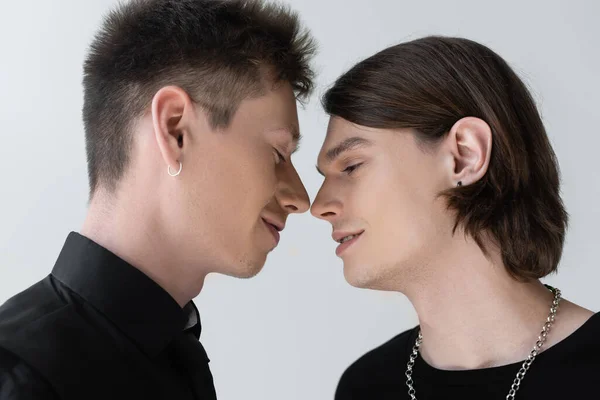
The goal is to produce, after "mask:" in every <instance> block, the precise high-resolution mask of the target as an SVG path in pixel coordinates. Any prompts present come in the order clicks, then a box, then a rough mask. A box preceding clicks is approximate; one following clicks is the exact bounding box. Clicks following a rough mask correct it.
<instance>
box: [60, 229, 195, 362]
mask: <svg viewBox="0 0 600 400" xmlns="http://www.w3.org/2000/svg"><path fill="white" fill-rule="evenodd" d="M52 275H53V276H54V277H55V278H56V279H58V280H59V281H61V282H62V283H63V284H65V285H66V286H67V287H69V288H70V289H71V290H73V291H74V292H75V293H77V294H78V295H79V296H81V297H82V298H83V299H84V300H85V301H87V302H88V303H90V304H91V305H92V306H93V307H94V308H95V309H96V310H98V311H99V312H101V313H102V314H103V315H104V316H105V317H106V318H108V319H109V320H110V321H112V323H114V324H115V325H116V326H117V327H118V328H119V329H120V330H121V331H123V333H124V334H125V335H127V336H128V337H129V338H130V339H131V340H133V341H134V342H136V343H137V344H138V346H139V347H140V348H141V349H142V350H143V351H144V352H145V353H146V354H148V355H149V356H150V357H154V356H156V355H158V354H159V353H160V352H161V351H162V350H163V349H164V348H165V347H166V346H167V345H168V344H169V343H170V342H171V341H172V340H173V339H174V338H175V336H176V335H178V334H179V333H181V332H182V331H183V330H184V329H190V330H191V331H192V332H193V333H194V335H195V336H196V337H199V336H200V329H201V328H200V317H199V314H198V310H197V309H196V306H195V305H194V303H193V302H190V303H188V304H187V305H186V306H185V307H184V308H183V309H182V308H181V307H180V306H179V304H177V302H176V301H175V299H173V297H171V295H169V294H168V293H167V292H166V291H165V290H164V289H163V288H162V287H160V286H159V285H158V284H157V283H156V282H154V281H153V280H152V279H150V278H149V277H148V276H146V275H145V274H144V273H142V272H141V271H140V270H139V269H137V268H135V267H133V266H132V265H130V264H129V263H127V262H126V261H124V260H122V259H121V258H119V257H118V256H116V255H115V254H113V253H111V252H110V251H108V250H107V249H105V248H103V247H102V246H100V245H98V244H97V243H94V242H93V241H91V240H90V239H88V238H86V237H84V236H82V235H80V234H78V233H75V232H71V233H70V234H69V236H68V237H67V240H66V242H65V245H64V247H63V249H62V251H61V253H60V255H59V257H58V260H57V261H56V265H55V266H54V269H53V270H52ZM193 319H195V320H196V324H195V325H194V324H193V323H192V324H190V323H189V321H192V320H193ZM189 325H191V326H189Z"/></svg>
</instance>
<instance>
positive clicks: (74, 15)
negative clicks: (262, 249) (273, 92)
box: [0, 0, 600, 400]
mask: <svg viewBox="0 0 600 400" xmlns="http://www.w3.org/2000/svg"><path fill="white" fill-rule="evenodd" d="M114 3H115V2H114V1H112V0H94V1H92V0H87V1H82V0H60V1H52V2H49V1H41V0H37V1H33V0H30V1H24V2H18V1H10V0H2V2H1V7H0V50H1V53H0V57H1V62H0V88H1V95H0V132H1V133H0V135H1V136H0V137H1V138H2V141H1V143H0V171H1V177H2V182H1V185H0V190H1V192H0V194H1V196H0V302H3V301H4V300H6V299H7V298H9V297H10V296H12V295H13V294H15V293H16V292H18V291H21V290H22V289H24V288H26V287H28V286H29V285H31V284H33V283H34V282H35V281H37V280H38V279H41V278H43V277H44V276H45V275H46V274H47V273H48V272H49V270H50V269H51V267H52V265H53V263H54V261H55V258H56V257H57V255H58V252H59V251H60V248H61V246H62V244H63V242H64V239H65V237H66V235H67V233H68V232H69V231H70V230H78V229H79V227H80V226H81V223H82V221H83V218H84V215H85V212H86V203H87V178H86V167H85V154H84V139H83V128H82V123H81V119H80V109H81V105H82V93H81V86H80V82H81V64H82V61H83V57H84V54H85V51H86V46H87V45H88V43H89V41H90V39H91V36H92V34H93V32H94V30H95V29H96V28H97V26H98V24H99V22H100V20H101V16H102V14H103V13H104V12H105V11H106V10H107V9H108V8H109V7H110V6H111V5H112V4H114ZM598 4H599V3H598V2H595V1H593V0H589V1H573V0H571V1H568V2H567V1H523V0H520V1H512V0H511V1H507V0H505V1H502V2H497V1H494V2H491V1H481V0H479V1H452V2H449V1H441V0H440V1H422V2H416V1H402V0H377V1H374V0H372V1H369V2H368V5H367V4H366V3H365V2H363V1H360V2H359V1H348V0H319V1H317V0H294V1H293V4H292V6H293V7H294V8H295V9H297V10H298V11H299V12H300V13H301V15H302V17H303V19H304V21H305V23H306V25H308V27H309V28H311V29H312V31H313V33H314V35H315V36H316V37H317V38H318V40H319V43H320V53H319V56H318V57H317V59H316V66H317V70H318V72H319V78H318V89H317V93H316V95H320V94H322V93H323V91H324V89H325V88H326V87H327V85H329V84H331V83H332V82H333V80H334V79H335V77H336V76H338V75H339V74H340V73H342V72H343V71H344V70H346V69H347V68H349V67H350V66H351V65H352V64H353V63H355V62H357V61H359V60H360V59H361V58H363V57H366V56H369V55H371V54H372V53H374V52H375V51H377V50H380V49H382V48H383V47H386V46H388V45H391V44H394V43H397V42H399V41H405V40H409V39H412V38H417V37H420V36H423V35H427V34H444V35H460V36H465V37H468V38H471V39H474V40H477V41H480V42H482V43H484V44H487V45H489V46H490V47H492V48H493V49H494V50H496V51H497V52H498V53H500V54H501V55H502V56H503V57H505V58H506V60H507V61H508V62H509V63H511V65H512V66H513V67H514V68H515V69H516V70H517V72H518V73H519V74H520V76H521V77H522V78H523V79H524V80H525V81H526V82H527V84H528V85H529V86H530V88H531V89H532V91H533V93H534V96H535V98H536V100H537V101H538V104H539V106H540V108H541V111H542V114H543V117H544V121H545V124H546V127H547V130H548V133H549V135H550V137H551V140H552V143H553V144H554V147H555V150H556V153H557V155H558V159H559V162H560V165H561V168H562V176H563V193H564V199H565V202H566V205H567V208H568V210H569V212H570V214H571V226H570V230H569V234H568V237H567V245H566V248H565V252H564V257H563V261H562V264H561V269H560V272H559V273H558V275H555V276H552V277H550V278H549V279H547V280H546V281H547V282H549V283H552V284H555V285H557V286H558V287H560V288H561V289H562V290H563V294H564V296H565V297H566V298H568V299H570V300H572V301H575V302H577V303H580V304H582V305H584V306H587V307H588V308H590V309H592V310H594V311H598V310H600V295H599V294H598V280H599V278H600V266H599V265H598V257H597V254H596V250H597V247H598V238H599V235H598V233H597V228H598V226H599V225H600V210H599V207H598V200H599V198H600V179H599V178H598V172H600V170H599V168H598V166H597V162H598V148H599V146H600V139H599V138H598V126H600V113H599V112H598V107H599V106H600V101H599V93H600V77H599V76H600V74H599V73H598V72H599V71H600V56H599V50H598V48H599V39H600V27H599V25H598V23H597V17H598V16H599V15H600V6H599V5H598ZM300 123H301V130H302V132H303V134H304V137H305V140H304V142H303V144H302V147H301V150H300V151H299V152H298V153H297V154H296V155H295V159H294V161H295V163H296V165H297V168H298V170H299V173H300V175H301V177H302V178H303V180H304V181H305V183H306V187H307V189H308V191H309V193H310V195H311V197H312V198H314V196H315V194H316V192H317V190H318V188H319V185H320V183H321V178H320V176H319V175H318V174H317V172H316V171H315V168H314V165H315V161H316V154H317V152H318V150H319V148H320V145H321V143H322V141H323V138H324V134H325V127H326V124H327V117H326V116H325V115H324V113H323V112H322V110H321V109H320V106H319V102H318V98H317V96H315V97H314V98H313V99H312V101H311V102H310V103H309V104H308V105H307V107H306V108H305V109H303V110H301V111H300ZM330 233H331V229H330V227H329V225H328V224H326V223H324V222H322V221H317V220H315V219H313V218H312V217H311V216H310V215H309V214H305V215H301V216H293V217H292V218H290V221H289V224H288V228H287V229H286V231H285V232H284V234H283V237H282V240H281V244H280V246H279V248H278V249H277V250H276V251H275V252H274V253H272V254H271V256H270V257H269V260H268V262H267V265H266V267H265V269H264V271H263V272H262V273H261V274H260V275H259V276H258V277H256V278H254V279H252V280H247V281H241V280H236V279H232V278H226V277H221V276H210V277H209V279H208V280H207V282H206V286H205V289H204V291H203V292H202V294H201V295H200V296H199V297H198V298H197V299H196V302H197V304H198V305H199V307H200V310H201V313H202V318H203V325H204V330H203V339H202V340H203V343H204V344H205V347H206V348H207V350H208V352H209V355H210V357H211V358H212V362H211V366H212V371H213V374H214V376H215V383H216V386H217V391H218V395H219V399H221V400H234V399H261V400H281V399H290V400H306V399H331V398H332V396H333V393H334V390H335V386H336V384H337V380H338V378H339V376H340V375H341V373H342V372H343V370H344V369H345V367H346V366H348V364H349V363H351V362H352V361H353V360H355V359H356V358H357V357H358V356H359V355H361V354H362V353H364V352H365V351H367V350H369V349H371V348H373V347H375V346H377V345H379V344H380V343H382V342H383V341H385V340H387V339H389V338H390V337H392V336H394V335H395V334H397V333H399V332H400V331H401V330H404V329H407V328H409V327H412V326H413V325H414V324H415V323H416V321H417V320H416V315H415V314H414V312H413V310H412V308H411V307H410V304H409V303H408V301H407V300H406V299H405V298H404V297H403V296H402V295H399V294H393V293H377V292H372V291H366V290H358V289H354V288H351V287H350V286H349V285H348V284H347V283H346V282H345V281H344V278H343V276H342V271H341V261H340V260H339V259H338V258H336V257H335V255H334V247H335V245H334V243H333V242H332V241H331V239H330ZM398 379H403V378H402V377H401V376H399V377H398Z"/></svg>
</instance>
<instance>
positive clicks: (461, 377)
mask: <svg viewBox="0 0 600 400" xmlns="http://www.w3.org/2000/svg"><path fill="white" fill-rule="evenodd" d="M417 332H418V330H417V328H414V329H411V330H409V331H406V332H404V333H402V334H400V335H398V336H396V337H395V338H393V339H392V340H390V341H389V342H387V343H385V344H383V345H382V346H380V347H378V348H376V349H375V350H372V351H371V352H369V353H367V354H365V355H364V356H363V357H361V358H360V359H359V360H358V361H356V362H355V363H354V364H352V365H351V366H350V367H349V368H348V369H347V370H346V372H345V373H344V374H343V376H342V378H341V380H340V382H339V385H338V388H337V392H336V395H335V399H336V400H367V399H368V400H388V399H389V400H391V399H393V400H402V399H410V396H409V395H408V387H407V386H406V376H405V373H406V365H407V363H408V360H409V355H410V353H411V351H412V348H413V346H414V344H415V340H416V337H417ZM521 365H522V362H519V363H515V364H510V365H506V366H501V367H494V368H485V369H478V370H468V371H444V370H439V369H436V368H433V367H432V366H430V365H428V364H427V363H426V362H425V361H424V360H423V359H422V358H421V356H420V355H419V356H418V358H417V360H416V362H415V366H414V367H413V375H412V377H413V380H414V385H413V386H414V388H415V390H416V398H417V399H418V400H431V399H462V400H465V399H477V400H494V399H498V400H500V399H502V400H503V399H506V395H507V394H508V392H509V390H510V387H511V385H512V383H513V381H514V379H515V376H516V374H517V372H518V371H519V369H520V368H521ZM599 383H600V313H597V314H595V315H593V316H592V317H591V318H590V319H589V320H588V321H587V322H586V323H585V324H584V325H583V326H581V327H580V328H579V329H578V330H577V331H575V332H574V333H572V334H571V335H570V336H569V337H567V338H566V339H564V340H563V341H561V342H560V343H557V344H555V345H554V346H552V347H551V348H549V349H547V350H546V351H544V352H542V353H541V354H539V355H538V356H537V357H536V359H535V360H534V362H533V364H532V365H531V368H530V369H529V371H528V372H527V374H526V375H525V378H524V379H523V381H522V382H521V387H520V389H519V390H518V392H517V394H516V396H515V399H516V400H519V399H544V400H548V399H561V400H563V399H600V385H599Z"/></svg>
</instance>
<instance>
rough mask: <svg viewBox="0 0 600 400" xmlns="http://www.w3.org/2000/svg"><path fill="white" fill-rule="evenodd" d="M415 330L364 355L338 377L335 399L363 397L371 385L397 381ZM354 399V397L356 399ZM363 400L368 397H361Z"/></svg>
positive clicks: (401, 374) (382, 384) (402, 334)
mask: <svg viewBox="0 0 600 400" xmlns="http://www.w3.org/2000/svg"><path fill="white" fill-rule="evenodd" d="M416 335H417V328H413V329H409V330H407V331H404V332H402V333H400V334H399V335H396V336H395V337H393V338H392V339H390V340H388V341H387V342H385V343H383V344H382V345H380V346H378V347H376V348H375V349H373V350H371V351H369V352H367V353H366V354H364V355H363V356H362V357H360V358H359V359H358V360H356V361H355V362H354V363H353V364H351V365H350V366H349V367H348V368H347V369H346V371H345V372H344V374H343V375H342V377H341V379H340V382H339V384H338V388H337V391H336V399H350V398H361V399H362V398H363V397H360V395H359V394H360V393H363V392H364V393H365V395H368V393H369V390H370V389H369V388H372V387H373V386H374V385H377V386H385V385H386V384H387V383H388V381H389V383H394V382H395V381H397V380H398V379H401V378H402V376H403V374H404V369H403V368H404V367H405V366H406V357H405V356H406V355H407V354H408V352H409V351H410V348H411V347H412V346H413V344H414V340H415V339H416ZM357 396H358V397H357ZM364 398H369V397H368V396H367V397H364Z"/></svg>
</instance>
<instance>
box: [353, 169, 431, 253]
mask: <svg viewBox="0 0 600 400" xmlns="http://www.w3.org/2000/svg"><path fill="white" fill-rule="evenodd" d="M388 170H391V171H393V169H391V168H390V169H388ZM396 171H398V170H396ZM362 191H363V193H368V194H369V195H368V199H365V200H364V203H365V204H366V205H367V207H366V210H367V211H366V212H368V215H365V218H366V219H367V220H368V221H369V224H370V225H372V226H371V228H372V230H373V235H372V237H373V238H374V239H375V240H376V241H377V243H376V244H375V245H374V247H375V248H376V251H377V252H379V253H380V254H382V255H386V254H391V253H397V252H398V251H399V250H400V251H401V250H402V249H404V250H405V251H411V250H410V249H415V248H419V247H423V246H426V244H427V242H428V237H429V231H430V227H431V217H432V211H433V209H432V207H433V196H430V195H429V194H428V193H427V189H426V188H425V187H424V186H423V185H422V184H421V181H420V180H419V179H418V178H417V177H416V176H415V175H414V174H412V173H411V174H403V173H401V172H399V173H393V174H392V173H378V174H376V175H374V176H373V177H370V179H369V180H368V187H365V188H363V189H362ZM361 196H364V194H362V195H361Z"/></svg>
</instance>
